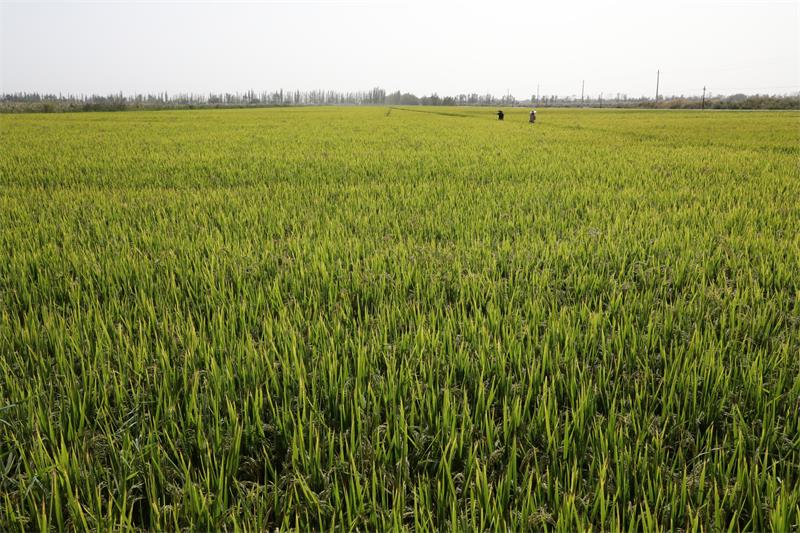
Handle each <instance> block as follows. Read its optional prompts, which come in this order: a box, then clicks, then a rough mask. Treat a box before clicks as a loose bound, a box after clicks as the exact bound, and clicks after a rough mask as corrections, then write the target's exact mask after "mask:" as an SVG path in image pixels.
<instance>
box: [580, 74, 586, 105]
mask: <svg viewBox="0 0 800 533" xmlns="http://www.w3.org/2000/svg"><path fill="white" fill-rule="evenodd" d="M585 84H586V80H581V107H583V87H584V85H585Z"/></svg>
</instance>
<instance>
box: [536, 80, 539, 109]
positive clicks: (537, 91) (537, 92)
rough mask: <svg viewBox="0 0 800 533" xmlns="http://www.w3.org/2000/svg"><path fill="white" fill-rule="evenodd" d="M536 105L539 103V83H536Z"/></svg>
mask: <svg viewBox="0 0 800 533" xmlns="http://www.w3.org/2000/svg"><path fill="white" fill-rule="evenodd" d="M536 105H539V84H538V83H537V84H536Z"/></svg>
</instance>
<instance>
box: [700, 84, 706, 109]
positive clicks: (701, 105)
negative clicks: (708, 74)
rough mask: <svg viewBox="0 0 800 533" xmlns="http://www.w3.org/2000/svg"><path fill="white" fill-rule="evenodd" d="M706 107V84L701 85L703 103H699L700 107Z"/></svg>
mask: <svg viewBox="0 0 800 533" xmlns="http://www.w3.org/2000/svg"><path fill="white" fill-rule="evenodd" d="M705 108H706V86H705V85H703V103H702V104H700V109H701V110H704V109H705Z"/></svg>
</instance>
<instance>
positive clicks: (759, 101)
mask: <svg viewBox="0 0 800 533" xmlns="http://www.w3.org/2000/svg"><path fill="white" fill-rule="evenodd" d="M294 105H404V106H405V105H434V106H436V105H446V106H452V105H462V106H470V105H472V106H507V107H511V106H537V107H623V108H625V107H627V108H659V109H699V108H701V107H704V108H707V109H800V95H750V96H748V95H744V94H735V95H731V96H723V95H715V96H711V95H708V96H706V97H701V96H683V95H681V96H669V97H663V96H662V97H659V99H658V100H655V99H654V98H646V97H638V98H630V97H628V96H627V95H624V94H616V95H613V96H612V97H610V98H609V97H606V98H604V97H603V95H602V94H600V95H597V96H592V97H577V96H575V95H571V96H557V95H545V96H537V95H534V96H531V98H530V99H527V100H517V99H516V98H514V97H513V96H512V95H510V94H509V95H505V96H501V97H496V96H494V95H492V94H483V95H480V94H477V93H472V94H458V95H455V96H439V95H438V94H437V93H433V94H431V95H429V96H417V95H415V94H412V93H404V92H401V91H395V92H393V93H388V94H387V93H386V91H385V90H383V89H381V88H379V87H376V88H374V89H371V90H368V91H353V92H340V91H330V90H327V91H326V90H315V91H284V90H283V89H280V90H278V91H273V92H268V91H261V92H255V91H246V92H244V93H210V94H195V93H178V94H168V93H166V92H163V93H149V94H135V95H125V94H123V93H117V94H110V95H99V94H92V95H85V94H81V95H73V94H67V95H64V94H40V93H36V92H34V93H10V94H2V95H0V112H59V111H119V110H127V109H181V108H196V107H251V106H294Z"/></svg>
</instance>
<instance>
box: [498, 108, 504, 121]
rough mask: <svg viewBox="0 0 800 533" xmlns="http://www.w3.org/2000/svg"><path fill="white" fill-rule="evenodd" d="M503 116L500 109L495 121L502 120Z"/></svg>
mask: <svg viewBox="0 0 800 533" xmlns="http://www.w3.org/2000/svg"><path fill="white" fill-rule="evenodd" d="M504 116H505V115H504V114H503V110H502V109H501V110H499V111H498V112H497V120H503V117H504Z"/></svg>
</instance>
